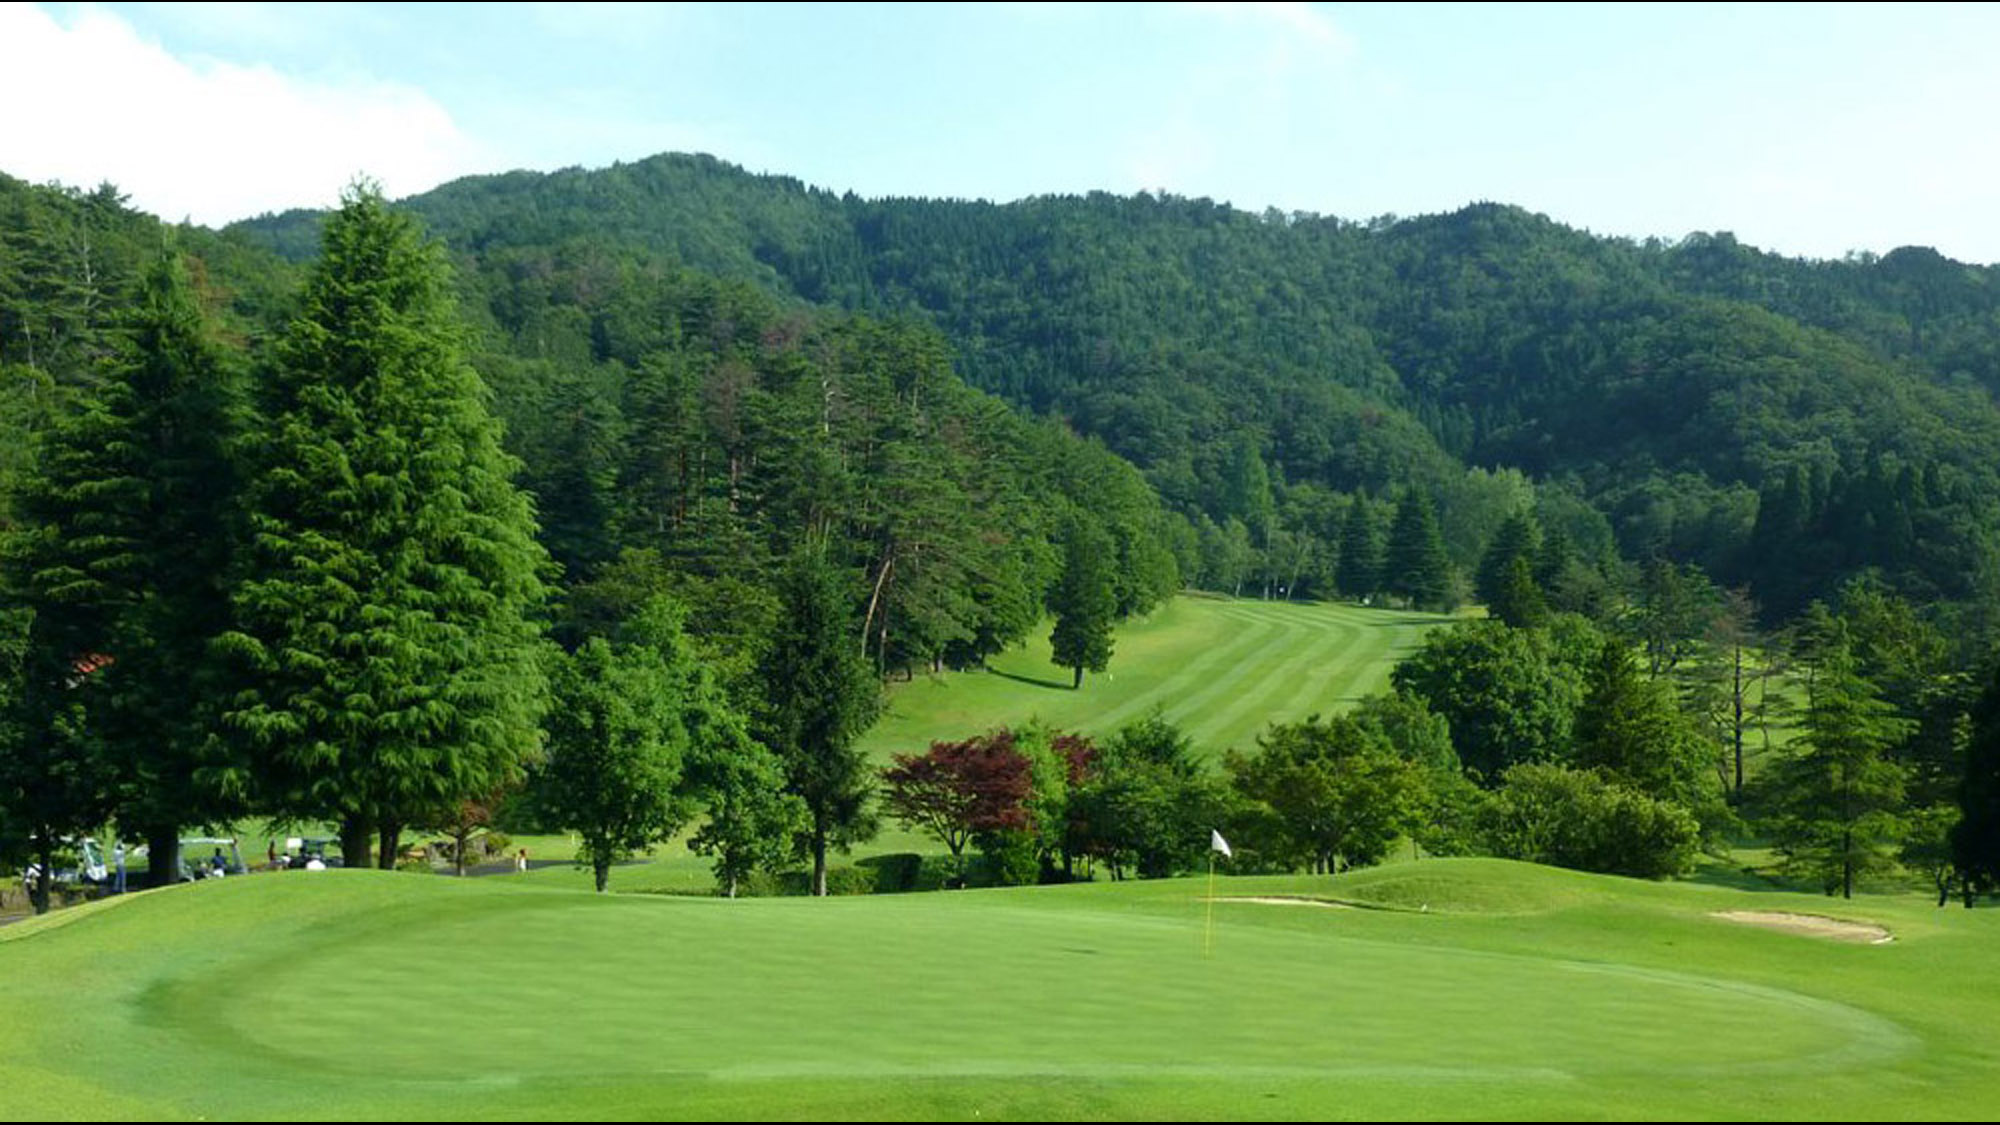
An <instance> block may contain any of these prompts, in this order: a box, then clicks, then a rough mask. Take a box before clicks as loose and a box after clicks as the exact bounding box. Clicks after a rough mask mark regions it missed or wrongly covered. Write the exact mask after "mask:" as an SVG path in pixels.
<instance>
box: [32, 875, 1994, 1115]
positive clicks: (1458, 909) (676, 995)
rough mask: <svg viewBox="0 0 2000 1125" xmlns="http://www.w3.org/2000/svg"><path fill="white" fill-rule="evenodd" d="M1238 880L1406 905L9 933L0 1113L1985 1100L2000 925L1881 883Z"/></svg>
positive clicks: (1010, 901) (402, 915)
mask: <svg viewBox="0 0 2000 1125" xmlns="http://www.w3.org/2000/svg"><path fill="white" fill-rule="evenodd" d="M1419 869H1421V870H1420V871H1419ZM1217 894H1218V895H1223V896H1242V897H1283V896H1309V897H1314V898H1325V899H1330V900H1337V901H1342V902H1354V903H1360V904H1375V905H1384V906H1393V907H1394V908H1392V909H1373V910H1286V909H1274V908H1272V907H1270V906H1268V905H1264V904H1261V903H1247V902H1246V903H1232V902H1227V901H1218V902H1216V903H1215V904H1213V909H1214V914H1215V930H1214V952H1213V955H1212V956H1208V957H1204V956H1203V953H1202V947H1203V934H1202V930H1203V917H1204V913H1205V910H1206V909H1207V907H1208V905H1209V904H1208V903H1206V902H1204V901H1203V900H1204V898H1205V897H1206V895H1207V886H1206V882H1205V881H1204V880H1181V881H1173V882H1161V883H1128V884H1117V885H1113V884H1095V885H1079V886H1070V887H1055V888H1040V889H1032V888H1031V889H1022V890H1014V891H995V892H956V893H946V894H932V895H918V896H905V897H891V898H880V897H877V898H865V899H849V900H826V901H812V900H800V899H768V900H754V901H739V902H723V901H717V900H698V899H675V898H662V897H655V896H606V897H600V896H595V895H590V894H584V893H575V892H570V891H566V890H559V889H548V888H543V887H537V886H535V885H533V884H532V883H529V882H527V881H523V880H506V879H488V880H466V881H463V882H461V881H458V880H449V879H435V878H426V877H421V876H411V875H398V874H387V873H378V872H360V871H356V872H345V871H332V872H325V873H314V874H313V875H312V876H311V877H307V876H303V875H296V876H257V877H252V878H247V879H232V880H223V881H220V882H216V883H205V884H195V885H191V886H187V887H181V888H175V889H172V890H167V891H160V892H154V893H149V894H145V895H136V896H131V897H130V898H129V899H128V900H127V901H125V902H122V903H120V904H118V905H116V906H113V907H109V908H105V909H99V910H95V911H91V912H88V913H81V912H79V913H78V914H76V915H74V920H73V921H69V922H68V923H67V924H63V925H59V926H50V925H36V926H28V927H18V928H16V929H15V930H14V931H13V932H11V933H9V934H7V935H6V937H7V938H8V940H4V941H0V981H4V982H5V983H6V985H7V990H8V994H9V1018H7V1019H6V1020H5V1021H0V1059H4V1060H5V1061H4V1062H0V1115H4V1116H7V1117H13V1118H23V1117H32V1118H40V1117H49V1116H53V1117H161V1118H187V1117H311V1118H315V1119H327V1118H333V1119H342V1118H350V1117H353V1118H382V1117H397V1118H400V1117H415V1118H435V1119H452V1120H456V1119H459V1118H461V1117H480V1118H489V1117H528V1116H533V1117H538V1118H539V1117H549V1118H575V1117H605V1116H658V1117H674V1118H706V1117H763V1118H789V1117H804V1118H818V1117H827V1116H831V1117H844V1118H856V1117H859V1118H875V1117H888V1118H913V1117H923V1118H933V1117H942V1118H954V1119H970V1118H974V1117H1022V1116H1027V1117H1123V1118H1133V1117H1145V1118H1154V1117H1172V1118H1186V1117H1222V1116H1227V1117H1313V1118H1375V1117H1402V1118H1407V1117H1496V1116H1504V1117H1536V1116H1552V1117H1607V1116H1611V1117H1690V1116H1692V1117H1724V1118H1735V1117H1744V1116H1748V1117H1760V1118H1761V1117H1839V1118H1847V1117H1936V1116H1950V1117H1979V1118H1990V1117H1991V1116H1993V1114H1994V1111H1995V1110H1996V1109H2000V1093H1996V1091H2000V1083H1996V1081H1995V1079H1996V1078H2000V1049H1996V1046H1995V1044H1994V1042H1993V1040H1992V1037H1991V1035H1990V1029H1991V1028H1992V1027H1993V1026H1994V1025H1995V1021H1996V1018H2000V958H1996V957H1995V956H1994V955H1993V953H1992V950H1993V949H1994V947H1995V939H1996V938H2000V912H1995V911H1990V910H1979V911H1970V912H1968V911H1963V910H1949V911H1936V910H1933V909H1930V908H1929V907H1927V906H1924V905H1921V904H1920V902H1919V900H1918V899H1916V898H1915V897H1910V898H1894V899H1889V898H1885V899H1880V900H1868V901H1866V902H1864V903H1857V904H1855V905H1854V907H1853V909H1852V910H1850V911H1847V913H1850V914H1854V915H1855V916H1856V917H1858V918H1865V919H1867V920H1870V921H1874V922H1877V923H1880V924H1882V925H1886V926H1888V927H1889V928H1891V929H1893V930H1894V931H1895V932H1896V935H1897V941H1896V942H1895V943H1893V944H1890V945H1883V946H1857V945H1844V944H1840V943H1834V942H1818V941H1807V940H1801V939H1799V938H1798V937H1795V936H1792V935H1789V934H1782V933H1774V932H1769V931H1765V930H1761V929H1758V928H1755V927H1747V926H1731V925H1725V924H1719V923H1718V922H1716V921H1715V920H1714V919H1713V918H1712V917H1710V915H1711V914H1713V913H1715V912H1717V911H1721V910H1738V909H1757V910H1785V911H1795V912H1801V913H1806V912H1811V911H1813V910H1814V909H1816V908H1823V905H1824V903H1823V900H1819V899H1815V898H1811V897H1806V896H1795V895H1784V894H1752V893H1746V892H1742V891H1736V890H1729V889H1724V888H1714V887H1698V886H1685V885H1681V886H1673V885H1657V884H1650V883H1641V882H1634V881H1630V880H1620V879H1611V878H1602V877H1593V876H1585V875H1577V874H1574V873H1569V872H1552V871H1547V870H1544V869H1540V868H1534V867H1528V866H1524V865H1519V864H1511V863H1505V862H1501V861H1494V860H1427V861H1423V862H1421V863H1418V864H1406V865H1402V867H1400V868H1395V869H1383V870H1379V871H1371V872H1364V873H1360V874H1358V875H1356V876H1352V877H1341V878H1335V879H1328V878H1324V877H1320V878H1305V877H1273V878H1243V879H1224V880H1221V881H1219V884H1218V887H1217ZM1413 900H1416V901H1415V902H1414V905H1413ZM1426 904H1429V905H1430V909H1428V910H1426V909H1424V906H1425V905H1426ZM1447 907H1448V909H1447Z"/></svg>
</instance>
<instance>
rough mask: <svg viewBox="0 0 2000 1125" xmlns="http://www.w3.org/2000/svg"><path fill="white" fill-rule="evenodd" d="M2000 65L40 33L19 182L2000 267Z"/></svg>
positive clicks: (309, 22)
mask: <svg viewBox="0 0 2000 1125" xmlns="http://www.w3.org/2000/svg"><path fill="white" fill-rule="evenodd" d="M1995 58H2000V10H1996V9H1995V8H1993V7H1989V6H1984V5H1978V6H1970V5H1968V6H1937V7H1928V6H1918V5H1896V6H1893V7H1892V6H1869V5H1853V6H1846V5H1842V6H1832V7H1818V6H1811V5H1774V6H1750V7H1728V6H1703V5H1665V6H1643V5H1642V6H1630V7H1628V6H1617V7H1590V6H1585V5H1580V4H1560V5H1546V6H1543V5H1527V6H1507V5H1494V4H1476V5H1465V6H1456V5H1415V6H1400V5H1395V6H1371V5H1343V4H1324V5H1322V4H1310V5H1309V4H1280V3H1271V4H1202V3H1193V4H1165V5H1158V6H1146V5H1139V4H1103V5H1096V4H1082V5H1068V6H1042V5H1028V4H1002V5H992V6H978V7H972V6H951V7H924V6H919V5H914V4H897V5H888V6H868V5H858V6H842V5H832V4H812V5H797V6H794V5H771V6H749V5H700V4H693V5H625V4H527V3H517V4H507V5H480V4H439V5H410V6H396V5H374V4H316V5H286V4H242V3H230V4H173V5H169V4H93V5H78V4H5V5H0V106H6V107H9V109H8V111H7V112H4V113H0V170H4V171H6V172H8V173H10V174H12V175H16V176H21V177H24V178H28V179H32V180H38V181H39V180H51V179H54V180H61V181H63V182H67V183H74V184H80V185H85V186H89V185H94V184H95V183H97V182H98V181H100V180H104V179H109V180H111V181H112V182H114V183H116V184H118V185H119V186H120V187H121V188H123V189H124V190H126V191H127V192H129V193H130V194H131V196H132V197H133V201H134V203H135V204H137V205H139V206H142V207H145V208H146V209H148V210H153V211H156V212H158V213H160V214H162V215H164V216H165V217H167V218H169V219H180V218H183V217H192V218H193V219H194V220H196V221H198V222H206V223H221V222H226V221H228V220H230V219H234V218H240V217H243V216H246V215H250V214H254V213H257V212H260V211H264V210H271V209H281V208H284V207H290V206H321V205H326V204H329V203H331V202H332V201H333V200H334V198H335V196H336V195H337V193H338V191H339V189H340V187H341V185H342V184H344V183H345V182H347V181H348V180H349V179H351V178H352V177H353V176H354V175H355V174H356V173H361V172H365V173H367V174H370V175H372V176H374V177H376V178H377V179H379V180H381V181H382V182H383V183H384V185H385V186H386V187H387V188H388V190H389V191H390V192H391V194H404V193H409V192H415V191H421V190H423V189H425V188H428V187H431V186H433V185H435V184H437V183H439V182H442V181H443V180H446V179H449V178H452V177H454V176H459V175H466V174H471V173H476V172H486V171H502V170H506V169H510V168H524V167H525V168H540V169H550V168H559V167H565V166H569V165H579V164H580V165H585V166H599V165H603V164H608V163H610V162H612V161H615V160H621V159H623V160H632V159H638V158H640V157H643V156H647V155H650V154H652V153H655V152H661V151H667V150H683V151H703V152H711V153H714V154H715V155H717V156H719V157H722V158H723V159H725V160H729V161H732V162H734V163H738V164H742V165H744V166H746V167H749V168H751V169H753V170H758V171H771V172H782V173H785V174H788V175H793V176H797V177H799V178H801V179H803V180H806V181H808V182H810V183H814V184H817V185H820V186H825V187H830V188H834V189H837V190H852V191H856V192H859V193H861V194H864V195H928V196H958V197H982V198H990V199H998V200H1007V199H1014V198H1019V197H1021V196H1023V195H1032V194H1040V193H1049V192H1081V191H1089V190H1096V189H1103V190H1109V191H1115V192H1132V191H1137V190H1141V189H1153V190H1158V189H1164V190H1167V191H1172V192H1176V193H1179V194H1183V195H1200V196H1209V197H1212V198H1215V199H1218V200H1226V201H1229V202H1232V203H1234V204H1236V205H1238V206H1240V207H1246V208H1250V209H1255V210H1261V209H1263V208H1265V207H1277V208H1280V209H1282V210H1306V211H1315V212H1319V213H1322V214H1332V215H1340V216H1343V217H1346V218H1353V219H1365V218H1370V217H1373V216H1377V215H1382V214H1401V215H1412V214H1421V213H1426V212H1433V211H1440V210H1446V209H1450V208H1454V207H1458V206H1461V205H1463V204H1465V203H1467V202H1471V201H1474V200H1499V201H1503V202H1510V203H1518V204H1521V205H1523V206H1526V207H1529V208H1532V209H1534V210H1537V211H1543V212H1546V213H1548V214H1549V215H1551V216H1553V217H1555V218H1557V219H1559V220H1561V221H1564V222H1567V223H1571V224H1573V225H1576V226H1581V227H1586V228H1589V229H1591V230H1595V231H1598V232H1600V233H1606V234H1619V235H1628V236H1633V237H1646V236H1649V235H1658V236H1662V237H1667V238H1677V237H1679V236H1681V235H1683V234H1686V233H1687V232H1689V231H1693V230H1710V231H1714V230H1730V231H1734V232H1735V233H1736V234H1737V235H1738V236H1739V237H1741V238H1743V239H1744V240H1746V241H1748V242H1752V243H1755V244H1757V245H1760V246H1766V247H1770V248H1773V249H1776V250H1780V251H1782V252H1785V253H1790V254H1802V255H1809V256H1814V257H1837V256H1839V255H1841V254H1843V253H1846V252H1848V251H1854V250H1866V251H1874V252H1877V253H1880V252H1884V251H1887V250H1889V249H1892V248H1893V247H1895V246H1899V245H1904V244H1910V243H1916V244H1924V245H1933V246H1936V247H1938V248H1939V249H1941V250H1943V251H1944V252H1945V253H1947V254H1949V255H1951V256H1953V257H1957V258H1961V259H1966V260H1972V261H1981V262H1993V261H2000V208H1996V207H1994V206H1993V205H1992V201H1991V192H1992V188H1993V185H1994V184H1996V183H2000V114H1996V113H1995V112H1994V107H1996V106H2000V65H1996V64H1995V63H1994V59H1995Z"/></svg>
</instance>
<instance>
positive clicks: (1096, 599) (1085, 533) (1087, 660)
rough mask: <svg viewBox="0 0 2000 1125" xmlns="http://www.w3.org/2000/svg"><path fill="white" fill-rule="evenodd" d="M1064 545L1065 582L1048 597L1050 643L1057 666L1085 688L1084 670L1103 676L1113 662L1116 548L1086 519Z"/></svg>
mask: <svg viewBox="0 0 2000 1125" xmlns="http://www.w3.org/2000/svg"><path fill="white" fill-rule="evenodd" d="M1062 546H1063V569H1062V577H1060V578H1059V579H1057V580H1056V587H1055V589H1054V590H1053V591H1051V592H1050V595H1049V608H1050V609H1051V610H1053V611H1054V612H1055V615H1056V627H1055V631H1054V632H1052V633H1050V634H1049V644H1050V646H1051V649H1052V650H1053V653H1054V661H1055V663H1056V664H1057V665H1058V666H1060V667H1064V668H1070V669H1074V670H1075V672H1076V678H1075V679H1074V680H1073V681H1072V682H1071V684H1070V686H1071V687H1072V688H1080V687H1082V686H1083V672H1084V669H1086V668H1088V669H1089V670H1091V671H1093V672H1102V671H1104V669H1105V668H1106V667H1108V666H1109V665H1110V663H1111V624H1112V618H1113V617H1114V616H1116V614H1117V611H1118V599H1117V595H1116V594H1115V593H1114V592H1113V590H1112V582H1111V559H1112V546H1111V539H1110V536H1108V535H1106V534H1105V533H1104V532H1103V531H1102V530H1100V529H1099V528H1098V527H1097V526H1096V525H1095V524H1093V523H1091V522H1090V521H1089V520H1086V519H1084V518H1083V517H1081V516H1073V517H1072V518H1071V519H1070V521H1069V525H1068V527H1066V528H1065V529H1064V532H1063V544H1062Z"/></svg>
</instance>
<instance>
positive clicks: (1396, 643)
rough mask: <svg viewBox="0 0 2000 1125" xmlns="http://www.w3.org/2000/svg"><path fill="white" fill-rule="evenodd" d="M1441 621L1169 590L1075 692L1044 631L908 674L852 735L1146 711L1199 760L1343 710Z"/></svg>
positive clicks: (1079, 725) (918, 747)
mask: <svg viewBox="0 0 2000 1125" xmlns="http://www.w3.org/2000/svg"><path fill="white" fill-rule="evenodd" d="M1450 620H1451V618H1446V617H1437V616H1433V615H1428V614H1416V613H1400V612H1395V611H1391V610H1382V609H1365V608H1362V607H1360V606H1352V605H1321V604H1295V603H1288V602H1265V601H1251V600H1234V599H1228V598H1218V597H1181V598H1176V599H1174V600H1173V601H1171V602H1169V603H1168V604H1167V605H1166V606H1164V607H1162V608H1161V609H1160V610H1158V611H1157V612H1155V613H1154V614H1152V615H1151V616H1149V617H1147V618H1145V619H1143V620H1139V621H1133V622H1128V623H1126V624H1125V625H1124V626H1123V627H1121V628H1120V629H1119V630H1118V634H1117V638H1116V645H1117V648H1116V651H1115V652H1114V653H1113V655H1112V658H1111V667H1110V670H1109V672H1108V673H1106V674H1102V675H1099V674H1095V673H1093V674H1087V675H1085V676H1084V680H1083V687H1082V688H1081V689H1080V690H1072V689H1071V688H1070V679H1071V677H1070V672H1069V670H1068V669H1065V668H1058V667H1056V666H1055V665H1054V664H1052V663H1050V661H1049V644H1048V637H1047V636H1046V635H1037V636H1036V637H1035V638H1033V639H1032V640H1030V641H1029V642H1028V643H1026V644H1024V645H1023V646H1021V647H1019V648H1016V649H1013V650H1011V651H1008V652H1005V653H1002V654H1001V655H999V656H997V657H994V658H993V659H992V660H991V661H990V662H989V666H988V668H987V669H985V670H981V671H972V672H962V673H951V674H946V675H942V676H919V677H918V678H917V679H915V680H914V681H912V682H910V683H906V684H897V685H895V686H894V687H892V689H891V692H890V696H889V712H888V714H887V715H886V716H885V717H884V718H883V719H882V721H881V722H880V723H878V724H876V726H875V728H874V729H873V730H871V731H870V732H869V733H868V735H867V736H866V737H865V738H864V739H863V745H864V746H865V747H866V748H867V749H868V750H869V751H870V752H871V753H873V754H874V755H875V756H876V757H877V758H884V759H886V757H887V755H889V754H890V753H898V752H901V753H907V752H921V751H922V750H923V749H924V748H925V747H926V746H928V745H929V744H930V742H931V741H932V740H934V739H956V738H965V737H968V736H970V735H974V734H978V733H981V732H983V731H986V730H990V729H992V728H994V727H996V726H1005V725H1010V724H1016V723H1021V722H1025V721H1027V720H1028V719H1031V718H1039V719H1041V720H1042V721H1044V722H1046V723H1049V724H1052V725H1054V726H1057V727H1060V728H1063V729H1066V730H1078V731H1083V732H1085V733H1088V734H1094V735H1105V734H1110V733H1112V732H1114V731H1116V730H1117V729H1118V728H1119V727H1120V726H1122V725H1123V724H1125V723H1129V722H1131V721H1133V720H1134V719H1140V718H1144V717H1145V716H1146V715H1147V714H1148V713H1149V712H1150V711H1152V709H1153V708H1155V707H1158V708H1160V709H1161V711H1162V712H1163V713H1164V714H1165V715H1166V717H1167V718H1168V719H1170V720H1172V721H1173V722H1174V723H1176V724H1178V725H1180V727H1181V728H1182V729H1183V730H1185V731H1186V732H1187V733H1188V735H1189V736H1190V737H1191V738H1193V740H1194V742H1195V745H1196V747H1197V748H1198V749H1199V750H1201V751H1202V752H1204V753H1205V754H1209V755H1220V753H1221V752H1222V751H1223V750H1225V749H1227V748H1229V747H1232V746H1236V747H1243V748H1246V749H1247V748H1249V747H1250V746H1252V745H1253V744H1254V743H1255V741H1256V737H1257V733H1258V732H1259V731H1261V730H1263V729H1264V727H1265V726H1267V725H1269V724H1270V723H1271V722H1273V721H1291V720H1296V719H1302V718H1304V717H1306V716H1307V715H1311V714H1315V713H1322V714H1324V713H1329V712H1333V711H1336V710H1340V709H1343V708H1345V707H1347V706H1350V705H1352V704H1353V703H1354V702H1355V701H1357V700H1359V699H1360V698H1361V697H1362V696H1365V695H1368V694H1370V693H1372V692H1376V691H1380V690H1382V689H1384V688H1386V687H1387V686H1388V683H1389V672H1390V670H1391V669H1393V668H1394V667H1395V664H1396V661H1398V660H1400V659H1401V658H1402V657H1403V656H1404V655H1405V654H1407V653H1408V652H1410V651H1411V650H1412V649H1414V648H1415V647H1416V645H1417V644H1418V642H1419V641H1420V640H1421V639H1422V637H1423V634H1424V632H1425V631H1426V630H1428V629H1430V628H1433V627H1435V626H1437V625H1438V624H1441V623H1443V622H1447V621H1450Z"/></svg>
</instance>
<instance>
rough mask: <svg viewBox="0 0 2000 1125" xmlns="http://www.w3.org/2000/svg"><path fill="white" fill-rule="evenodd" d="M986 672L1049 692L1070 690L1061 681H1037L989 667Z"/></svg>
mask: <svg viewBox="0 0 2000 1125" xmlns="http://www.w3.org/2000/svg"><path fill="white" fill-rule="evenodd" d="M986 670H987V671H988V672H989V673H991V674H993V675H995V676H999V677H1000V678H1001V679H1003V680H1013V681H1014V682H1015V683H1020V684H1032V685H1033V686H1035V687H1041V688H1048V689H1050V690H1051V691H1069V690H1071V689H1070V685H1069V684H1068V683H1066V682H1064V681H1062V680H1043V679H1038V678H1036V677H1034V676H1023V675H1021V674H1020V673H1018V672H1002V671H1001V670H1000V669H998V668H992V667H989V668H987V669H986Z"/></svg>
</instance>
